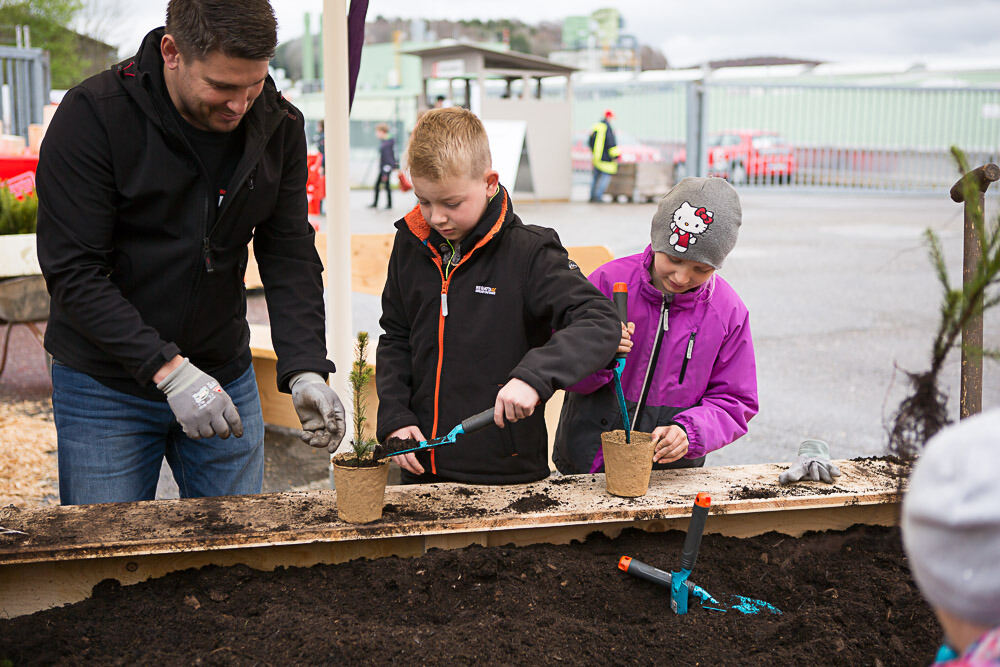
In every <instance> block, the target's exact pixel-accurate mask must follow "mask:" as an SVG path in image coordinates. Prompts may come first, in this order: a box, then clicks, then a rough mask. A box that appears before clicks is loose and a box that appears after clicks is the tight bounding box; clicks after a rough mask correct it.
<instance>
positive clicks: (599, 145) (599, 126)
mask: <svg viewBox="0 0 1000 667" xmlns="http://www.w3.org/2000/svg"><path fill="white" fill-rule="evenodd" d="M614 117H615V114H614V113H612V111H611V110H610V109H608V110H607V111H605V112H604V118H602V119H601V120H599V121H598V122H596V123H594V127H593V128H592V131H591V133H590V139H589V140H588V142H587V143H588V145H589V146H590V150H591V161H592V162H593V165H594V176H593V181H592V182H591V184H590V201H592V202H599V201H601V200H602V198H603V197H604V191H605V190H607V189H608V183H609V182H610V181H611V177H612V176H613V175H614V174H617V173H618V153H619V151H618V142H617V141H615V131H614V130H612V129H611V119H612V118H614Z"/></svg>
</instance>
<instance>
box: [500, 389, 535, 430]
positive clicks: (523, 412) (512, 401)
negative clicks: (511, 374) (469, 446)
mask: <svg viewBox="0 0 1000 667" xmlns="http://www.w3.org/2000/svg"><path fill="white" fill-rule="evenodd" d="M540 402H541V399H540V398H539V396H538V392H537V391H535V389H534V388H533V387H532V386H531V385H530V384H528V383H527V382H525V381H524V380H518V379H517V378H514V379H512V380H511V381H510V382H508V383H507V384H505V385H504V386H503V389H501V390H500V393H499V394H497V402H496V405H494V407H493V421H494V423H496V425H497V426H499V427H500V428H503V425H504V420H505V419H506V421H509V422H516V421H517V420H519V419H524V418H525V417H530V416H531V414H532V413H533V412H534V411H535V406H536V405H538V404H539V403H540Z"/></svg>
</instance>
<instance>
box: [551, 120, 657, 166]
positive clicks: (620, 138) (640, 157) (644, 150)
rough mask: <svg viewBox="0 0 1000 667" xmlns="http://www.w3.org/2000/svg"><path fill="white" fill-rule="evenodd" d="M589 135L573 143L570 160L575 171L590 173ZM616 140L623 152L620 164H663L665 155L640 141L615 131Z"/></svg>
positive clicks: (578, 137) (620, 155) (581, 136)
mask: <svg viewBox="0 0 1000 667" xmlns="http://www.w3.org/2000/svg"><path fill="white" fill-rule="evenodd" d="M588 136H589V135H579V136H577V137H576V138H575V139H574V141H573V146H572V147H571V148H570V159H571V161H572V163H573V169H574V170H576V171H590V168H591V166H592V165H593V162H592V161H591V152H590V146H588V145H587V139H588ZM615 139H616V140H617V142H618V150H620V151H621V153H620V154H619V157H618V162H620V163H622V164H629V163H631V162H661V161H662V160H663V155H662V154H661V153H660V151H659V150H657V149H656V148H653V147H652V146H647V145H646V144H643V143H639V140H638V139H636V138H635V137H632V136H631V135H629V134H627V133H623V132H619V131H618V130H615Z"/></svg>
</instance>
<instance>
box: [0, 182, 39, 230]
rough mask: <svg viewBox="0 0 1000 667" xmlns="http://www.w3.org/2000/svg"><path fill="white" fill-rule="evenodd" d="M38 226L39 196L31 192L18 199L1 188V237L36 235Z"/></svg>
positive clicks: (5, 188)
mask: <svg viewBox="0 0 1000 667" xmlns="http://www.w3.org/2000/svg"><path fill="white" fill-rule="evenodd" d="M37 225H38V196H37V195H36V194H35V193H34V192H31V193H29V194H27V195H25V196H24V197H23V198H21V199H18V198H17V197H16V196H15V195H14V194H13V193H12V192H11V191H10V189H9V188H7V186H5V185H4V186H0V235H2V234H34V233H35V228H36V227H37Z"/></svg>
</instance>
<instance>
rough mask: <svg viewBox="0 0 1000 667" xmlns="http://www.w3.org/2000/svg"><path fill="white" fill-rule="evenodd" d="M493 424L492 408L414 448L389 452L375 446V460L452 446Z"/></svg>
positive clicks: (418, 443) (384, 448)
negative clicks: (462, 437)
mask: <svg viewBox="0 0 1000 667" xmlns="http://www.w3.org/2000/svg"><path fill="white" fill-rule="evenodd" d="M492 423H493V408H487V409H486V410H483V411H482V412H480V413H479V414H477V415H473V416H471V417H469V418H468V419H465V420H463V421H462V423H461V424H459V425H458V426H456V427H455V428H453V429H451V430H450V431H448V433H447V434H445V435H442V436H441V437H439V438H431V439H430V440H423V441H420V442H417V443H416V444H415V445H414V446H412V447H408V448H406V449H399V450H396V451H390V450H389V448H387V447H386V446H385V445H382V444H380V445H377V446H376V450H375V458H382V457H385V456H398V455H400V454H409V453H410V452H422V451H424V450H426V449H433V448H434V447H440V446H441V445H451V444H454V442H455V440H456V439H457V438H458V437H459V436H461V435H468V434H469V433H473V432H475V431H479V430H481V429H484V428H486V427H487V426H489V425H490V424H492Z"/></svg>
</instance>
